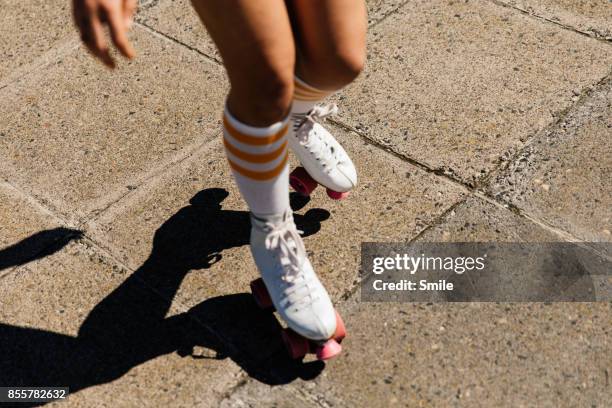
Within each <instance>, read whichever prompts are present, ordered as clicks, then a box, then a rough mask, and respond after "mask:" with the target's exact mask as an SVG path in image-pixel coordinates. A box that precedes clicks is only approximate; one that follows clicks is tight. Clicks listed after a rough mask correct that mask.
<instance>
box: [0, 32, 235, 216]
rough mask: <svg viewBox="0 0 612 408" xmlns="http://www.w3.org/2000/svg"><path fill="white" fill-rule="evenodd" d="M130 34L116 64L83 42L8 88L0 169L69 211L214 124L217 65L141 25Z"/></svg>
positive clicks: (102, 197)
mask: <svg viewBox="0 0 612 408" xmlns="http://www.w3.org/2000/svg"><path fill="white" fill-rule="evenodd" d="M132 40H133V41H134V45H135V47H136V49H137V50H138V52H139V55H138V58H137V59H136V60H134V61H133V62H130V63H123V64H121V66H120V68H119V69H118V70H117V71H115V72H110V71H108V70H107V69H106V68H104V67H102V66H101V65H100V64H99V63H97V62H96V61H94V60H93V58H92V57H91V56H90V55H88V53H87V52H86V51H85V50H84V49H82V48H79V49H77V50H75V51H74V52H72V53H71V54H69V55H68V56H65V57H63V58H61V59H60V60H59V61H57V62H56V63H54V64H52V65H51V66H50V67H48V68H47V69H45V70H44V71H40V72H37V73H36V74H33V75H31V76H29V77H27V78H25V79H22V80H20V81H18V82H16V83H14V84H12V85H11V86H9V87H7V88H4V89H3V90H2V99H1V101H0V136H1V137H0V151H1V153H0V174H3V175H4V176H5V177H6V178H8V179H9V180H10V181H11V182H12V183H13V184H15V185H17V186H19V187H20V188H21V189H23V190H24V191H25V192H26V193H29V194H30V195H32V196H34V197H36V198H37V199H38V200H39V201H43V202H45V203H46V205H47V206H48V207H49V208H51V209H53V210H54V211H56V212H58V213H60V214H62V215H64V216H65V217H66V218H69V219H71V220H74V219H76V220H79V219H81V218H83V217H86V216H87V215H88V214H89V213H91V212H94V211H95V210H97V209H100V208H105V207H106V206H107V205H108V203H109V202H112V201H114V200H116V199H117V198H118V197H121V196H122V195H124V194H125V193H126V192H128V191H130V189H132V188H134V187H135V186H137V185H138V184H139V183H140V181H141V179H142V178H143V177H144V175H145V174H146V173H147V172H148V171H151V170H154V169H155V168H156V166H163V165H164V164H165V163H169V162H171V161H172V160H173V158H175V157H176V156H177V155H180V154H181V150H182V149H187V150H188V149H190V148H193V146H197V145H199V144H201V143H204V142H205V141H206V140H209V139H210V138H211V137H214V135H215V133H216V132H217V131H218V126H219V122H220V111H221V109H222V107H223V100H224V97H225V92H226V82H225V79H224V78H225V77H224V73H223V71H222V69H221V67H219V66H218V65H217V64H214V63H211V62H209V61H208V60H206V59H205V58H203V57H201V56H198V55H197V54H195V53H193V52H191V51H189V50H186V49H184V48H183V47H180V46H178V45H176V44H174V43H172V42H170V41H168V40H165V39H162V38H159V37H157V36H155V35H153V34H151V33H149V32H148V31H146V30H144V29H142V28H136V29H135V31H134V32H133V36H132Z"/></svg>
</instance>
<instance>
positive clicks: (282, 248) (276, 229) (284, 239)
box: [264, 217, 314, 305]
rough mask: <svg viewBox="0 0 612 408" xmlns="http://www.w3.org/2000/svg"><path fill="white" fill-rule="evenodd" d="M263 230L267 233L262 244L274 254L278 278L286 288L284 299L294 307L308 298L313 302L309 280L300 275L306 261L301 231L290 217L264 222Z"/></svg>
mask: <svg viewBox="0 0 612 408" xmlns="http://www.w3.org/2000/svg"><path fill="white" fill-rule="evenodd" d="M264 230H265V231H266V232H267V233H268V235H267V236H266V239H265V242H264V243H265V246H266V249H267V250H268V251H273V252H275V253H276V257H277V259H278V262H279V265H280V268H281V269H282V273H281V274H280V275H279V278H280V280H281V281H283V282H285V284H286V286H287V288H286V289H285V290H284V299H286V300H287V301H288V302H289V303H290V304H294V305H296V304H300V303H305V301H306V300H307V298H308V297H311V299H310V301H312V300H314V299H312V296H311V295H310V292H311V291H310V289H309V287H308V284H309V283H310V280H309V279H305V278H304V275H303V273H302V271H303V265H304V262H305V260H306V249H305V248H304V242H303V241H302V238H301V237H300V234H301V233H302V231H299V230H298V229H296V228H295V224H294V223H293V219H292V218H291V217H287V219H285V220H284V221H282V222H280V223H271V222H266V223H265V225H264ZM303 289H305V290H303Z"/></svg>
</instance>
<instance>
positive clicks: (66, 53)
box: [0, 0, 612, 408]
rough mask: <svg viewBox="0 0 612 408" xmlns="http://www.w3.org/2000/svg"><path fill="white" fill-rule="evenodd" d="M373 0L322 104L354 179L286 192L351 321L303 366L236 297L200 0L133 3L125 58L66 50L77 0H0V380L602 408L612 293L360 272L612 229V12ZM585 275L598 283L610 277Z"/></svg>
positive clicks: (99, 394)
mask: <svg viewBox="0 0 612 408" xmlns="http://www.w3.org/2000/svg"><path fill="white" fill-rule="evenodd" d="M510 3H512V5H511V4H510ZM578 3H580V4H578ZM367 4H368V8H369V12H370V13H369V19H370V34H369V57H368V65H367V69H366V72H365V73H364V74H363V75H362V76H361V77H360V78H359V80H358V81H357V83H356V84H354V85H352V86H350V87H347V88H346V89H345V90H344V91H343V92H342V93H341V94H339V95H337V96H336V97H335V101H336V102H338V103H339V105H340V115H339V116H336V117H335V118H334V122H333V123H328V124H327V126H329V127H330V129H331V130H332V132H333V133H334V134H335V135H337V136H338V138H339V140H340V142H341V143H342V144H343V145H344V146H345V147H346V149H347V151H348V152H349V153H350V154H351V156H352V157H353V160H354V162H355V164H356V165H357V168H358V171H359V174H360V181H359V186H358V187H357V189H356V190H355V191H354V192H353V193H352V194H351V196H350V197H349V198H348V199H347V200H345V201H341V202H336V201H332V200H330V199H328V198H327V196H326V194H325V192H324V191H323V189H322V188H319V189H318V190H317V191H316V192H315V194H314V195H313V197H312V198H311V199H310V200H306V199H303V198H299V197H298V196H296V195H295V194H294V195H293V196H292V206H293V208H294V214H295V218H296V222H297V224H298V227H299V228H300V229H302V230H304V240H305V244H306V248H307V251H308V255H309V257H310V259H311V260H312V262H313V265H314V267H315V270H316V271H317V272H318V273H319V275H320V277H321V279H322V281H323V282H324V284H325V285H326V286H327V288H328V290H329V292H330V293H331V295H332V298H333V299H334V301H335V304H336V306H337V308H338V309H339V311H340V312H341V314H342V315H343V317H344V320H345V322H346V324H347V327H348V337H347V339H346V340H345V342H343V347H344V351H343V353H342V355H341V356H340V357H339V358H337V359H335V360H333V361H331V362H329V363H326V364H323V363H321V362H316V361H313V359H312V357H308V358H307V359H306V360H305V361H303V362H300V361H292V360H291V359H290V358H289V357H288V355H287V353H286V352H285V350H284V349H283V346H282V343H281V339H280V329H281V324H280V323H279V321H277V320H276V318H275V316H274V315H273V314H270V313H267V312H265V311H261V310H260V309H258V308H257V307H256V305H255V302H254V300H253V298H252V296H251V295H250V293H248V292H249V288H248V284H249V281H250V280H251V279H253V278H255V277H256V276H257V272H256V270H255V267H254V265H253V262H252V260H251V255H250V253H249V248H248V234H249V219H248V213H247V212H246V210H247V209H246V206H245V204H244V202H243V201H242V199H241V198H240V196H239V194H238V191H237V189H236V187H235V185H234V182H233V180H232V178H231V175H230V172H229V167H228V165H227V163H226V159H225V157H224V153H223V147H222V144H221V140H220V131H221V129H220V116H221V115H220V112H221V109H222V106H223V102H224V98H225V94H226V92H227V88H228V84H227V81H226V76H225V73H224V69H223V67H222V66H221V65H220V63H219V61H218V60H219V58H218V54H216V51H215V49H214V46H213V44H212V43H211V42H210V40H209V38H208V36H207V34H206V33H205V31H204V29H203V28H202V27H201V26H200V24H199V22H198V20H197V17H196V16H195V13H194V12H193V11H192V10H191V7H190V5H189V3H188V1H185V0H180V1H170V0H145V1H140V5H141V9H140V11H139V15H138V19H137V23H136V24H135V28H134V30H133V31H132V33H131V38H132V40H133V41H134V44H135V46H136V49H137V51H138V57H137V58H136V59H135V60H134V61H133V62H130V63H127V62H125V61H122V63H121V64H120V67H119V70H117V71H115V72H110V71H108V70H106V69H104V68H102V67H101V66H99V65H98V64H97V63H96V62H94V61H93V59H92V58H91V56H89V55H87V53H86V51H85V50H84V49H83V47H81V46H79V45H78V35H77V34H76V32H74V31H72V29H71V22H70V21H69V20H70V19H69V16H67V14H69V4H68V3H65V4H59V3H57V2H56V1H55V0H54V1H52V2H50V3H45V4H42V3H41V2H34V1H30V0H27V1H25V2H19V4H17V3H16V2H12V3H11V5H9V6H6V7H3V8H2V15H1V16H0V57H2V58H0V386H7V385H18V386H23V385H28V386H37V385H39V386H52V385H57V386H60V385H61V386H66V385H67V386H69V387H70V389H71V391H72V395H71V397H70V399H69V401H68V402H67V403H64V404H62V405H67V406H78V407H81V406H82V407H90V406H104V407H116V406H181V407H182V406H184V407H191V406H203V407H216V406H223V407H232V408H233V407H253V406H257V407H259V406H270V407H272V406H282V407H304V406H313V407H319V408H323V407H325V408H327V407H330V406H338V407H340V406H342V407H344V406H346V407H376V406H457V407H459V406H513V407H514V406H538V407H557V406H572V407H573V406H587V407H592V406H596V407H605V406H611V405H612V399H611V397H610V395H611V393H610V376H611V374H612V373H611V372H610V367H612V364H611V360H610V358H609V356H610V355H612V347H611V344H610V335H611V333H610V324H609V323H610V321H611V319H612V308H611V306H610V304H609V302H608V303H604V302H598V303H597V302H591V303H586V302H584V303H554V302H550V303H523V304H501V303H500V304H494V303H486V304H485V303H476V302H474V303H464V304H456V303H453V304H451V303H430V304H426V303H403V304H402V303H367V302H362V301H361V300H360V299H361V297H360V291H359V282H360V271H359V269H360V244H361V243H362V242H364V241H378V242H389V241H396V242H410V241H412V240H418V241H421V242H426V241H447V242H453V241H454V242H462V241H469V242H475V241H495V242H513V241H514V242H516V241H519V242H541V241H578V242H579V243H580V245H586V246H589V245H593V244H589V243H588V242H581V241H588V240H597V241H607V242H609V241H610V237H609V236H610V229H611V228H610V226H609V224H610V219H609V217H610V213H609V211H610V210H609V208H610V207H612V206H611V205H610V204H611V203H610V195H611V193H612V192H611V191H610V187H609V185H610V183H609V182H607V181H608V179H609V177H608V173H610V160H611V158H610V151H609V148H608V147H609V145H610V143H609V139H610V125H611V123H610V117H611V116H612V111H611V110H610V104H611V103H612V102H611V100H610V92H611V91H610V66H612V46H611V45H610V43H609V41H606V40H602V35H607V34H605V33H606V32H607V31H606V30H609V24H608V20H609V19H607V16H608V14H607V12H608V11H607V10H606V9H602V8H601V6H602V4H601V3H597V2H594V1H593V2H567V1H561V2H551V1H547V0H546V1H544V0H543V1H531V0H521V4H523V5H524V7H525V10H527V13H524V12H522V11H520V10H519V9H518V8H517V7H519V6H518V4H519V2H518V1H514V0H507V1H506V0H504V4H502V1H501V0H495V1H446V0H435V1H425V0H415V1H409V2H406V1H403V0H369V1H367ZM591 6H592V7H591ZM520 7H523V6H520ZM529 7H531V9H528V8H529ZM528 13H532V14H534V15H527V14H528ZM547 19H548V20H555V19H558V20H555V21H557V24H555V23H554V22H551V21H546V20H547ZM576 30H578V31H581V33H579V32H577V31H576ZM602 33H604V34H602ZM203 54H204V55H203ZM604 77H605V78H604ZM350 129H352V130H350ZM295 164H296V162H295V160H294V159H292V166H295ZM474 184H477V188H472V186H473V185H474ZM599 255H601V256H607V255H608V254H606V253H602V254H599ZM517 273H518V274H519V275H520V273H521V271H517ZM520 281H521V282H522V283H523V286H526V287H527V288H528V289H533V290H539V289H543V288H544V289H548V290H549V292H550V291H551V290H552V289H551V288H552V287H553V286H552V285H548V284H547V281H545V280H540V281H538V282H539V283H538V282H534V283H533V284H532V283H531V281H530V280H529V279H526V278H525V279H520ZM542 283H543V285H542ZM587 283H589V285H587V286H585V287H584V288H586V289H588V290H589V291H594V293H595V295H596V298H597V299H603V298H607V299H610V298H611V297H612V279H610V277H609V276H601V277H598V279H595V278H593V280H592V281H589V282H587ZM538 285H540V286H538ZM581 288H582V287H581ZM590 293H591V292H589V294H590ZM58 405H59V404H58Z"/></svg>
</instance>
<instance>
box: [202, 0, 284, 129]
mask: <svg viewBox="0 0 612 408" xmlns="http://www.w3.org/2000/svg"><path fill="white" fill-rule="evenodd" d="M192 3H193V6H194V8H195V9H196V11H197V13H198V14H199V16H200V18H201V20H202V22H203V23H204V25H205V26H206V29H207V30H208V32H209V34H210V35H211V37H212V39H213V41H214V42H215V44H216V45H217V48H218V49H219V52H220V53H221V56H222V58H223V63H224V65H225V68H226V70H227V74H228V76H229V79H230V83H231V91H230V94H229V96H228V99H227V107H228V109H229V110H230V111H231V113H232V114H233V115H234V116H235V117H236V119H238V120H240V121H242V122H244V123H246V124H249V125H252V126H266V125H269V124H271V123H273V122H276V121H280V120H282V119H283V118H284V117H285V116H286V115H287V113H288V112H289V107H290V105H291V97H292V94H293V73H294V69H295V46H294V39H293V34H292V31H291V25H290V22H289V16H288V14H287V8H286V6H285V3H284V1H283V0H266V1H252V0H192Z"/></svg>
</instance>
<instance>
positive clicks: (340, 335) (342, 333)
mask: <svg viewBox="0 0 612 408" xmlns="http://www.w3.org/2000/svg"><path fill="white" fill-rule="evenodd" d="M345 337H346V327H344V322H343V321H342V318H341V317H340V314H339V313H338V311H336V332H335V333H334V336H333V339H334V340H336V341H337V342H338V343H342V340H344V338H345Z"/></svg>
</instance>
